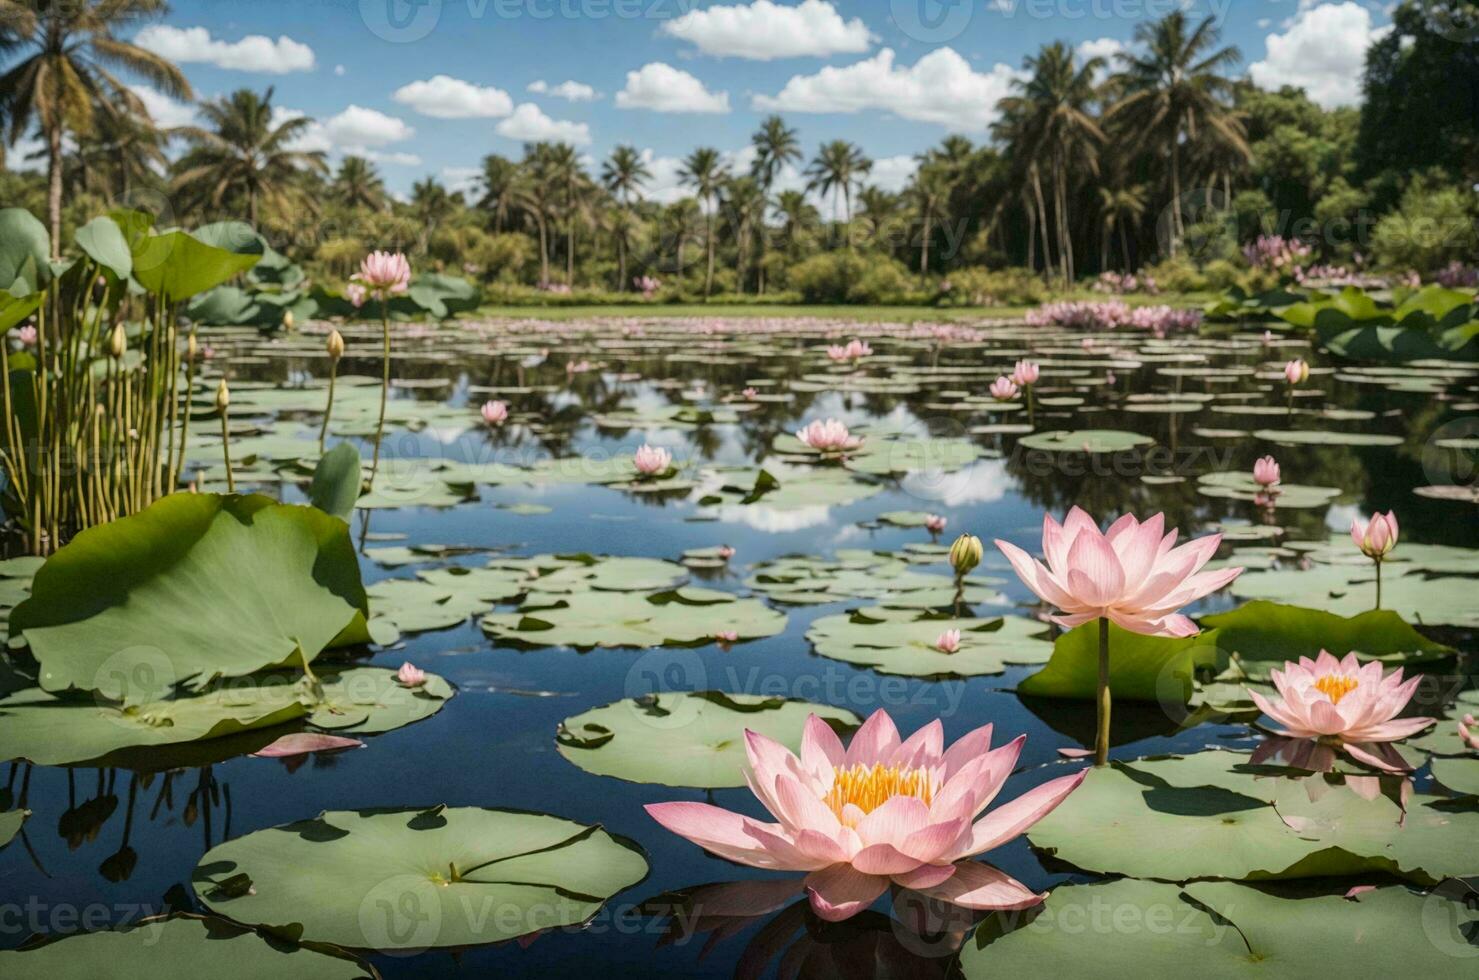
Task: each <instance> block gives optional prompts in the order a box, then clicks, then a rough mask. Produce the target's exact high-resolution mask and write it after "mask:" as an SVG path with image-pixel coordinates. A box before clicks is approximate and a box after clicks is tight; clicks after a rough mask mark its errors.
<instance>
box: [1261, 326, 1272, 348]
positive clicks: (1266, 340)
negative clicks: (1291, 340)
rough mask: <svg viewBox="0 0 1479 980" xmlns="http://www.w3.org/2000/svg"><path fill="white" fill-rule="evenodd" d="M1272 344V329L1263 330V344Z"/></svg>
mask: <svg viewBox="0 0 1479 980" xmlns="http://www.w3.org/2000/svg"><path fill="white" fill-rule="evenodd" d="M1273 345H1274V332H1273V331H1272V330H1265V331H1264V332H1263V346H1265V347H1272V346H1273Z"/></svg>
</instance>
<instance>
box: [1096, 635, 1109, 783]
mask: <svg viewBox="0 0 1479 980" xmlns="http://www.w3.org/2000/svg"><path fill="white" fill-rule="evenodd" d="M1109 706H1110V698H1109V620H1108V619H1106V618H1105V617H1103V616H1100V617H1099V727H1098V731H1097V732H1096V733H1095V736H1094V765H1096V766H1103V765H1107V764H1108V763H1109Z"/></svg>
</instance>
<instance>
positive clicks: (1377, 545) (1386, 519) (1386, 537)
mask: <svg viewBox="0 0 1479 980" xmlns="http://www.w3.org/2000/svg"><path fill="white" fill-rule="evenodd" d="M1351 540H1352V541H1354V542H1355V543H1356V547H1357V548H1360V549H1361V553H1362V554H1363V555H1365V556H1366V557H1367V558H1370V559H1373V560H1374V561H1381V560H1382V559H1383V558H1385V557H1386V556H1387V553H1388V552H1390V551H1391V550H1392V549H1393V548H1395V547H1396V546H1397V515H1396V514H1395V513H1393V512H1391V511H1387V513H1385V514H1382V513H1380V512H1378V513H1375V514H1372V515H1371V520H1369V521H1363V520H1361V519H1360V518H1359V517H1358V518H1356V519H1355V520H1353V521H1351Z"/></svg>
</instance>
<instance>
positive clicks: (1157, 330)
mask: <svg viewBox="0 0 1479 980" xmlns="http://www.w3.org/2000/svg"><path fill="white" fill-rule="evenodd" d="M1026 320H1027V323H1028V325H1029V326H1037V327H1045V326H1058V327H1067V328H1069V329H1071V330H1112V329H1114V328H1116V327H1130V328H1134V329H1138V330H1149V331H1151V332H1152V333H1154V334H1155V335H1156V336H1158V337H1163V336H1165V335H1166V334H1168V333H1174V332H1177V331H1183V330H1195V329H1197V328H1198V327H1200V326H1201V325H1202V313H1201V311H1200V310H1189V309H1180V308H1178V307H1174V306H1130V305H1129V304H1128V303H1124V302H1122V301H1120V300H1117V299H1111V300H1102V301H1098V302H1087V301H1078V300H1073V301H1062V302H1057V303H1044V304H1043V305H1042V306H1039V307H1038V308H1037V309H1035V310H1030V311H1028V313H1027V317H1026Z"/></svg>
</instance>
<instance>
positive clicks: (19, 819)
mask: <svg viewBox="0 0 1479 980" xmlns="http://www.w3.org/2000/svg"><path fill="white" fill-rule="evenodd" d="M30 815H31V811H30V810H5V811H3V812H0V847H4V846H5V845H6V844H9V843H10V842H11V840H12V839H13V838H14V837H15V835H16V834H18V833H20V832H21V824H23V823H25V822H26V818H27V817H29V816H30Z"/></svg>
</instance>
